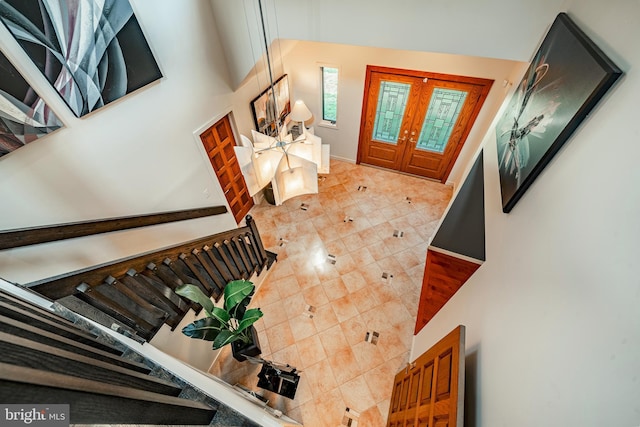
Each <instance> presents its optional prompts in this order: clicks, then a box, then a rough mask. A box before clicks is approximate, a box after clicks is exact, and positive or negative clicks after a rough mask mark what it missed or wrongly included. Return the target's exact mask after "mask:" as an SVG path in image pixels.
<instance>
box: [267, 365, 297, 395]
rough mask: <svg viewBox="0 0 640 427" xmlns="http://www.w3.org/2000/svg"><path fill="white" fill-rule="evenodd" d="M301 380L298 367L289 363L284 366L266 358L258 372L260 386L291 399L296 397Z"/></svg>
mask: <svg viewBox="0 0 640 427" xmlns="http://www.w3.org/2000/svg"><path fill="white" fill-rule="evenodd" d="M299 382H300V375H298V374H296V368H294V367H292V366H289V365H286V367H282V366H279V365H276V364H274V363H272V362H268V361H266V360H265V361H264V362H263V365H262V369H261V370H260V373H259V374H258V387H260V388H263V389H265V390H269V391H272V392H274V393H278V394H279V395H282V396H284V397H286V398H289V399H293V398H295V395H296V390H297V388H298V383H299Z"/></svg>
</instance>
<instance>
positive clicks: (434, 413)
mask: <svg viewBox="0 0 640 427" xmlns="http://www.w3.org/2000/svg"><path fill="white" fill-rule="evenodd" d="M464 333H465V328H464V326H462V325H461V326H458V327H457V328H456V329H454V330H453V331H451V333H449V334H448V335H447V336H446V337H444V338H443V339H442V340H440V341H439V342H438V343H437V344H436V345H434V346H433V347H431V348H430V349H429V350H427V351H426V352H425V353H424V354H422V355H421V356H420V357H418V358H417V359H416V360H415V362H413V363H412V364H411V365H410V366H408V367H407V369H404V370H402V371H400V372H399V373H398V374H397V375H396V377H395V380H394V385H393V394H392V395H391V405H390V408H389V417H388V419H387V427H414V426H415V427H418V426H419V427H461V426H462V425H463V421H464V356H465V350H464V338H465V336H464Z"/></svg>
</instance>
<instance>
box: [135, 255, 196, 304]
mask: <svg viewBox="0 0 640 427" xmlns="http://www.w3.org/2000/svg"><path fill="white" fill-rule="evenodd" d="M142 274H144V275H145V276H147V277H150V278H153V277H158V278H159V279H160V280H161V281H162V282H163V283H164V284H165V285H167V286H169V287H170V288H171V289H172V290H174V291H175V289H176V288H177V287H178V286H182V285H184V282H183V281H182V280H181V279H180V278H179V277H178V275H177V274H176V273H174V272H173V270H171V269H170V268H169V267H168V266H166V265H164V264H158V265H156V264H154V263H152V262H150V263H149V264H148V265H147V269H146V270H144V271H142ZM176 295H177V294H176ZM178 296H179V295H178ZM179 297H180V299H182V301H183V302H185V303H186V304H188V305H189V307H191V309H192V310H193V311H195V312H196V313H198V312H200V310H201V308H202V307H200V305H199V304H196V303H195V302H193V301H191V300H189V299H187V298H185V297H181V296H179Z"/></svg>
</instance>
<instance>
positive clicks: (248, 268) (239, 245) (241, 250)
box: [231, 236, 254, 277]
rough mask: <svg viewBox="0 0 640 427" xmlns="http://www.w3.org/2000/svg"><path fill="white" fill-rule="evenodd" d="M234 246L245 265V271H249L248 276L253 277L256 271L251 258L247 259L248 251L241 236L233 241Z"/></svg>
mask: <svg viewBox="0 0 640 427" xmlns="http://www.w3.org/2000/svg"><path fill="white" fill-rule="evenodd" d="M231 241H232V242H233V245H234V247H235V249H236V252H237V253H238V255H240V260H241V262H242V263H243V264H244V269H245V270H246V271H247V276H249V277H251V275H252V274H253V271H254V267H253V265H251V263H250V262H249V258H248V257H247V251H246V250H245V247H244V240H242V237H241V236H236V237H233V238H232V239H231Z"/></svg>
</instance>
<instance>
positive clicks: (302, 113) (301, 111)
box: [289, 99, 313, 122]
mask: <svg viewBox="0 0 640 427" xmlns="http://www.w3.org/2000/svg"><path fill="white" fill-rule="evenodd" d="M312 116H313V114H311V111H310V110H309V109H308V108H307V106H306V105H305V103H304V101H303V100H301V99H298V100H297V101H296V103H295V104H293V108H292V109H291V113H290V114H289V117H291V120H293V121H294V122H304V121H307V120H309V119H310V118H311V117H312Z"/></svg>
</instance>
